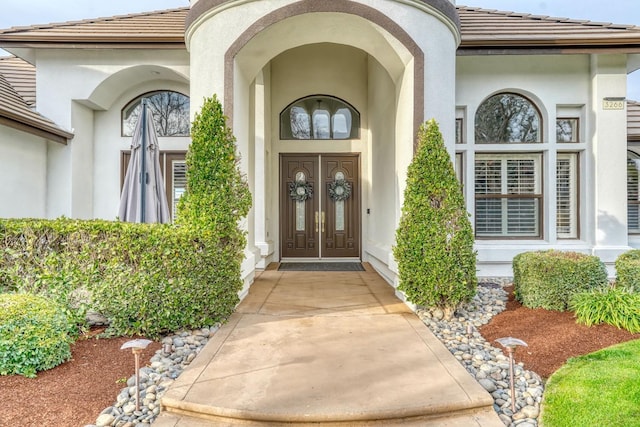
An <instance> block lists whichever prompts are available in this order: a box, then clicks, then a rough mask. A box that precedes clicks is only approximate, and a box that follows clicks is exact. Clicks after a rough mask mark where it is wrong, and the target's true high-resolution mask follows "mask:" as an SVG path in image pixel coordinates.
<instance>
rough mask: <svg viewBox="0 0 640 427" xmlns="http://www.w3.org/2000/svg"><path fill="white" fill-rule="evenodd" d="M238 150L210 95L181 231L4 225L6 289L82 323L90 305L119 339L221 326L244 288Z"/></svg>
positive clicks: (195, 139) (111, 225) (62, 222)
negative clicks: (37, 297)
mask: <svg viewBox="0 0 640 427" xmlns="http://www.w3.org/2000/svg"><path fill="white" fill-rule="evenodd" d="M235 149H236V147H235V139H234V137H233V135H232V134H231V131H230V130H229V128H228V127H227V126H226V118H225V117H224V115H223V114H222V107H221V105H220V103H219V102H218V101H217V99H216V97H215V96H214V97H213V98H211V99H208V100H205V103H204V106H203V107H202V110H201V112H200V113H198V114H197V115H196V119H195V121H194V123H193V130H192V143H191V145H190V148H189V152H188V153H187V191H186V193H185V195H184V196H183V197H182V199H181V200H180V203H179V204H178V209H179V214H178V224H177V225H163V224H131V223H123V222H111V221H98V220H96V221H78V220H69V219H64V218H61V219H58V220H53V221H46V220H0V289H4V290H11V291H29V292H33V293H38V294H42V295H47V296H49V297H51V298H53V299H55V300H56V301H58V302H60V303H61V304H63V305H64V306H65V307H66V310H67V311H68V312H69V313H72V314H73V315H74V316H75V317H74V319H75V320H76V321H77V322H81V319H82V318H83V317H84V314H85V312H86V309H87V306H86V304H85V303H86V302H89V304H90V306H91V308H93V309H96V310H97V311H98V312H100V313H102V314H104V315H105V316H107V318H108V319H109V321H110V328H109V332H110V333H112V334H116V335H130V334H141V335H148V336H150V337H155V336H158V335H159V334H161V333H163V332H170V331H176V330H179V329H183V328H189V329H192V328H198V327H202V326H208V325H212V324H214V323H217V322H220V321H222V320H224V319H225V318H227V317H228V316H229V315H230V314H231V313H232V312H233V309H234V308H235V306H236V304H237V303H238V292H239V291H240V289H241V288H242V280H241V264H242V260H243V257H244V252H243V251H244V248H245V245H246V240H245V233H244V232H243V231H242V230H241V229H240V228H239V226H238V221H239V220H240V219H241V218H242V217H245V216H246V215H247V213H248V211H249V208H250V206H251V194H250V192H249V187H248V185H247V183H246V182H245V180H244V178H243V177H242V175H241V174H240V171H239V167H238V165H239V158H238V156H237V154H236V152H235ZM87 293H88V294H89V295H90V296H89V297H87V296H85V294H87ZM83 298H84V301H83ZM88 298H90V299H88Z"/></svg>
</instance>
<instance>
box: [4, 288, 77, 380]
mask: <svg viewBox="0 0 640 427" xmlns="http://www.w3.org/2000/svg"><path fill="white" fill-rule="evenodd" d="M73 331H74V328H73V325H72V323H70V322H69V320H68V319H67V315H66V314H65V311H64V309H63V308H62V307H61V306H60V305H58V304H56V303H55V302H53V301H51V300H50V299H47V298H44V297H42V296H38V295H31V294H0V375H14V374H19V375H24V376H25V377H29V378H33V377H35V376H36V372H38V371H44V370H46V369H51V368H53V367H55V366H58V365H59V364H61V363H62V362H65V361H67V360H69V359H70V358H71V347H70V345H69V344H70V343H71V342H73V338H74V333H73Z"/></svg>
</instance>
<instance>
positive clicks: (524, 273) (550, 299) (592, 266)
mask: <svg viewBox="0 0 640 427" xmlns="http://www.w3.org/2000/svg"><path fill="white" fill-rule="evenodd" d="M607 283H608V281H607V271H606V268H605V266H604V263H603V262H602V261H601V260H600V258H598V257H596V256H592V255H585V254H581V253H578V252H562V251H556V250H549V251H536V252H525V253H522V254H519V255H517V256H516V257H514V258H513V285H514V293H515V296H516V298H517V299H518V301H520V302H521V303H522V304H523V305H524V306H525V307H529V308H544V309H547V310H558V311H564V310H567V308H568V305H569V300H570V298H571V296H572V295H573V294H575V293H577V292H582V291H588V290H590V289H594V288H597V287H598V286H603V285H605V284H607Z"/></svg>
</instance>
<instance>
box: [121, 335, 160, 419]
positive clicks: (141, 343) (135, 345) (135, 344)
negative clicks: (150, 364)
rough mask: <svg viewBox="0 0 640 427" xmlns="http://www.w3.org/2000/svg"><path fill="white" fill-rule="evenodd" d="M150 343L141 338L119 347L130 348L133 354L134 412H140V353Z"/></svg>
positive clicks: (122, 348)
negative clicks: (134, 369) (134, 377)
mask: <svg viewBox="0 0 640 427" xmlns="http://www.w3.org/2000/svg"><path fill="white" fill-rule="evenodd" d="M152 342H153V341H151V340H147V339H144V338H141V339H137V340H131V341H127V342H126V343H124V344H122V347H120V350H125V349H127V348H130V349H131V351H132V352H133V357H134V358H135V360H136V362H135V363H136V411H139V410H140V353H142V350H144V349H145V348H147V346H148V345H149V344H151V343H152Z"/></svg>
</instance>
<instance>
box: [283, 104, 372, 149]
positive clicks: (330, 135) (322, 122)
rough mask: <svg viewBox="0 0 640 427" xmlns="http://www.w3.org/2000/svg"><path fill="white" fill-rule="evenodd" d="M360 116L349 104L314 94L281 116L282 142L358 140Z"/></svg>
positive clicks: (289, 108)
mask: <svg viewBox="0 0 640 427" xmlns="http://www.w3.org/2000/svg"><path fill="white" fill-rule="evenodd" d="M359 137H360V114H359V113H358V111H356V109H355V108H353V107H352V106H351V105H349V104H348V103H347V102H345V101H343V100H341V99H338V98H335V97H332V96H326V95H314V96H309V97H306V98H302V99H299V100H297V101H294V102H293V103H291V104H289V106H287V108H285V109H284V110H283V111H282V112H281V113H280V138H281V139H356V138H359Z"/></svg>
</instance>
